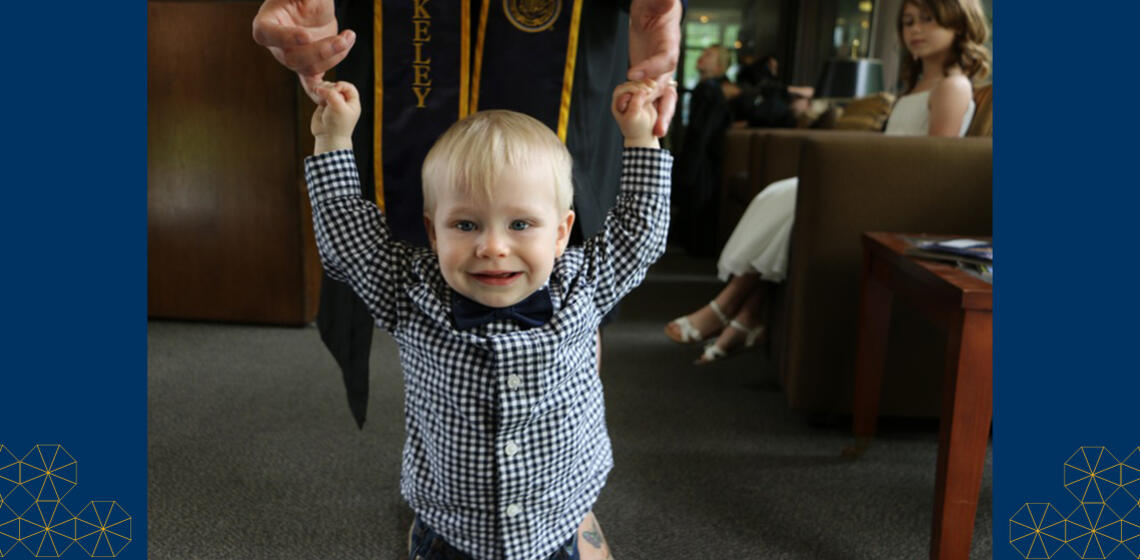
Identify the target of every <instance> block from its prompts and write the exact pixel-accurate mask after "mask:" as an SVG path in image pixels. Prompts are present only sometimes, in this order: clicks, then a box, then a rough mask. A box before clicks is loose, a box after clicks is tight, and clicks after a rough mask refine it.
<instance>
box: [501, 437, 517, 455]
mask: <svg viewBox="0 0 1140 560" xmlns="http://www.w3.org/2000/svg"><path fill="white" fill-rule="evenodd" d="M503 451H506V452H507V457H514V456H515V454H516V453H518V452H519V446H518V444H517V443H515V442H513V441H508V442H507V445H506V447H504V448H503Z"/></svg>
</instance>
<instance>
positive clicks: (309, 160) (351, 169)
mask: <svg viewBox="0 0 1140 560" xmlns="http://www.w3.org/2000/svg"><path fill="white" fill-rule="evenodd" d="M305 182H306V183H307V184H308V186H309V198H310V199H311V200H312V201H313V202H314V203H317V202H321V201H324V200H329V199H333V198H339V197H345V196H355V197H360V196H362V192H361V190H360V174H359V173H357V172H356V156H355V155H354V154H353V152H352V150H333V151H331V152H325V153H323V154H318V155H315V156H309V157H306V158H305Z"/></svg>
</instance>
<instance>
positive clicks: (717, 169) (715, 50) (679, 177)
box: [669, 45, 740, 255]
mask: <svg viewBox="0 0 1140 560" xmlns="http://www.w3.org/2000/svg"><path fill="white" fill-rule="evenodd" d="M730 62H731V55H730V54H729V52H728V49H725V48H724V47H722V46H720V45H713V46H711V47H709V48H707V49H705V50H704V52H703V53H701V56H700V58H698V59H697V72H699V74H700V81H699V82H698V83H697V87H695V88H693V90H692V93H691V96H690V98H689V126H688V128H686V129H685V135H684V138H683V141H682V143H681V146H680V148H681V149H680V153H679V154H677V166H676V167H675V168H674V174H673V207H674V209H675V213H674V216H673V223H672V226H671V227H670V229H669V237H670V239H671V240H672V241H674V242H676V243H678V244H680V245H681V246H683V247H684V248H685V251H686V252H688V253H689V254H692V255H713V254H715V252H716V246H715V245H716V219H717V193H718V192H720V177H721V168H722V167H723V165H724V132H725V131H726V130H728V127H729V125H731V124H732V116H731V112H730V110H729V102H728V100H729V99H730V98H732V97H735V96H736V95H738V94H739V92H740V88H737V87H736V86H735V85H734V84H733V83H732V82H731V81H729V79H728V77H727V76H725V72H726V71H727V70H728V66H729V64H730Z"/></svg>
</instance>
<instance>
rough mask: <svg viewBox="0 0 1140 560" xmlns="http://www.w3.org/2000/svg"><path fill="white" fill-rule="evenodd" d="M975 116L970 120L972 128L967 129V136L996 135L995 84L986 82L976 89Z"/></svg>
mask: <svg viewBox="0 0 1140 560" xmlns="http://www.w3.org/2000/svg"><path fill="white" fill-rule="evenodd" d="M974 106H975V107H976V109H974V118H973V120H971V121H970V128H968V129H966V136H986V137H992V136H993V135H994V86H993V84H986V85H984V86H982V87H980V88H977V89H975V90H974Z"/></svg>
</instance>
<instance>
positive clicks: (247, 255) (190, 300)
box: [147, 2, 319, 324]
mask: <svg viewBox="0 0 1140 560" xmlns="http://www.w3.org/2000/svg"><path fill="white" fill-rule="evenodd" d="M258 5H259V2H149V3H148V4H147V8H148V26H149V27H148V38H147V48H148V63H147V71H148V76H147V90H148V92H147V93H148V109H147V116H148V123H147V133H148V157H147V160H148V162H147V163H148V169H147V212H148V228H147V229H148V231H147V234H148V290H149V296H148V305H149V314H150V315H151V316H152V317H167V318H181V319H206V320H223V321H241V322H255V323H278V324H300V323H304V322H308V321H311V320H312V319H313V316H314V315H315V311H316V301H315V297H316V286H315V284H314V283H315V282H317V281H319V273H318V272H316V271H317V268H316V267H318V266H319V265H318V264H317V263H316V260H315V258H314V251H315V248H314V247H313V246H312V234H311V223H310V218H309V216H308V214H307V201H306V200H305V198H306V197H305V194H304V185H303V177H302V176H301V160H300V159H299V158H300V156H301V155H302V154H303V153H304V149H305V148H304V147H311V142H312V141H311V139H308V138H307V137H308V135H309V131H308V127H307V114H302V113H306V112H307V111H311V110H312V109H311V103H308V102H307V100H306V102H305V103H304V104H300V103H298V101H299V100H298V92H299V88H298V87H297V80H296V77H295V76H294V75H293V74H292V73H290V72H288V71H287V70H285V69H284V68H283V67H281V66H280V65H279V64H278V63H277V62H276V61H275V60H274V59H273V57H272V56H270V54H269V53H268V51H266V50H265V49H264V48H263V47H261V46H259V45H257V44H256V43H254V42H253V39H252V38H251V35H250V25H251V22H252V21H253V16H254V14H255V13H256V12H257V8H258ZM299 135H303V136H300V138H305V139H306V140H307V141H299Z"/></svg>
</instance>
